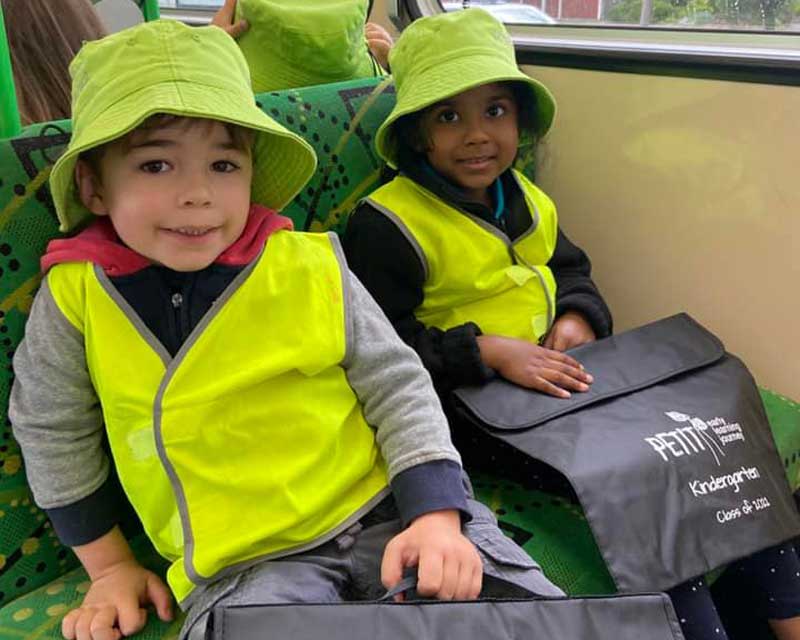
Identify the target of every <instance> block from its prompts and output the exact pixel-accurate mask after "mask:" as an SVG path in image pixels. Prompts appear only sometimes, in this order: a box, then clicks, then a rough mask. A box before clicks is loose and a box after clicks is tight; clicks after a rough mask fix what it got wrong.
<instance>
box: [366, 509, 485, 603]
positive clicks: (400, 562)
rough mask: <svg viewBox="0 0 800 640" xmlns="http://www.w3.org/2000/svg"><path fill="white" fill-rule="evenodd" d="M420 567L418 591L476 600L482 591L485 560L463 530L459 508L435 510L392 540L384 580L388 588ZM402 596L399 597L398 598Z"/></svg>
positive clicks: (383, 567) (385, 557) (385, 559)
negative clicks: (406, 573) (410, 569)
mask: <svg viewBox="0 0 800 640" xmlns="http://www.w3.org/2000/svg"><path fill="white" fill-rule="evenodd" d="M414 566H416V567H418V569H417V592H418V593H419V594H420V595H423V596H436V597H437V598H439V599H440V600H473V599H475V598H477V597H478V594H479V593H480V592H481V584H482V582H483V563H482V562H481V557H480V556H479V555H478V550H477V549H476V548H475V546H474V545H473V544H472V543H471V542H470V541H469V540H468V539H467V538H466V537H465V536H464V535H463V534H462V533H461V516H460V515H459V513H458V511H454V510H447V511H432V512H430V513H426V514H423V515H421V516H419V517H418V518H417V519H416V520H414V521H413V522H412V523H411V524H410V525H409V527H408V528H407V529H406V530H405V531H403V532H402V533H399V534H398V535H396V536H395V537H394V538H392V539H391V540H390V541H389V544H387V545H386V549H385V550H384V552H383V563H382V564H381V582H383V586H384V587H386V588H387V589H391V588H392V587H394V586H395V585H396V584H397V583H398V582H400V580H401V579H402V577H403V569H404V568H406V567H414ZM397 599H399V598H397Z"/></svg>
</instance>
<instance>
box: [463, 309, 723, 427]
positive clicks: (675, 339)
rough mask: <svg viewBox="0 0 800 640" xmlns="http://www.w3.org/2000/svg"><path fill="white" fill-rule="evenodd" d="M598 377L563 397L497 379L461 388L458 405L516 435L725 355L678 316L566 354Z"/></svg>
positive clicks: (689, 320) (717, 342)
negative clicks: (566, 397) (517, 431)
mask: <svg viewBox="0 0 800 640" xmlns="http://www.w3.org/2000/svg"><path fill="white" fill-rule="evenodd" d="M568 353H569V354H570V355H571V356H574V357H575V358H576V359H577V360H578V361H579V362H580V363H581V364H583V366H584V367H585V368H586V370H587V371H588V372H589V373H591V374H592V375H593V376H594V382H593V383H592V385H591V386H590V388H589V391H586V392H585V393H573V394H572V397H571V398H568V399H563V398H556V397H553V396H549V395H546V394H543V393H540V392H538V391H533V390H531V389H525V388H524V387H520V386H517V385H515V384H514V383H512V382H508V381H507V380H505V379H503V378H500V377H498V378H496V379H495V380H492V381H491V382H489V383H487V384H485V385H484V386H482V387H462V388H460V389H456V390H455V391H454V392H453V394H454V396H455V398H456V403H457V404H461V405H463V407H464V408H465V409H466V410H467V412H468V413H470V414H472V415H473V416H474V417H476V418H478V419H479V420H480V421H481V422H482V423H483V424H484V426H487V427H492V428H495V429H502V430H510V431H516V430H521V429H529V428H531V427H535V426H537V425H540V424H542V423H544V422H547V421H548V420H552V419H553V418H557V417H560V416H563V415H566V414H569V413H573V412H575V411H578V410H580V409H583V408H585V407H588V406H591V405H593V404H596V403H598V402H602V401H604V400H609V399H611V398H614V397H617V396H620V395H623V394H626V393H631V392H633V391H638V390H639V389H644V388H647V387H649V386H652V385H654V384H657V383H659V382H662V381H664V380H668V379H670V378H673V377H675V376H678V375H680V374H682V373H686V372H688V371H693V370H695V369H699V368H701V367H705V366H707V365H709V364H712V363H714V362H716V361H718V360H719V359H720V358H722V356H723V355H724V354H725V348H724V347H723V345H722V342H720V340H719V339H718V338H717V337H716V336H715V335H714V334H712V333H711V332H709V331H708V330H707V329H705V328H704V327H702V326H701V325H700V324H698V323H697V322H696V321H695V320H693V319H692V318H691V317H690V316H689V315H687V314H685V313H679V314H677V315H674V316H671V317H669V318H664V319H663V320H658V321H656V322H652V323H650V324H646V325H644V326H642V327H639V328H637V329H632V330H630V331H626V332H624V333H620V334H618V335H615V336H610V337H608V338H604V339H603V340H598V341H596V342H591V343H589V344H585V345H582V346H580V347H577V348H576V349H571V350H570V351H568Z"/></svg>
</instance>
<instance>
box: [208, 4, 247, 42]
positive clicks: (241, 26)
mask: <svg viewBox="0 0 800 640" xmlns="http://www.w3.org/2000/svg"><path fill="white" fill-rule="evenodd" d="M235 15H236V0H225V4H223V5H222V6H221V7H220V8H219V11H217V12H216V13H215V14H214V17H213V18H211V24H213V25H214V26H215V27H219V28H220V29H222V30H223V31H224V32H225V33H227V34H228V35H229V36H230V37H231V38H238V37H239V36H240V35H242V34H243V33H244V32H245V31H247V30H248V29H249V28H250V25H249V24H247V20H239V22H237V23H235V24H234V22H233V17H234V16H235Z"/></svg>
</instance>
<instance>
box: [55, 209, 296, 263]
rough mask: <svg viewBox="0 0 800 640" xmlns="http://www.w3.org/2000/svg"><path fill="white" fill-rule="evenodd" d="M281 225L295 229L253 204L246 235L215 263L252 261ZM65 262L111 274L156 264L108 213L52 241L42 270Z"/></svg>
mask: <svg viewBox="0 0 800 640" xmlns="http://www.w3.org/2000/svg"><path fill="white" fill-rule="evenodd" d="M281 229H289V230H291V229H292V221H291V220H290V219H289V218H287V217H285V216H282V215H279V214H277V213H275V212H274V211H272V210H271V209H267V208H266V207H262V206H260V205H257V204H254V205H251V206H250V215H249V217H248V218H247V224H246V225H245V228H244V231H243V232H242V235H241V236H239V239H238V240H237V241H236V242H234V243H233V244H232V245H231V246H230V247H228V248H227V249H225V251H223V252H222V253H221V254H219V256H217V259H216V260H214V263H215V264H226V265H245V264H248V263H249V262H251V261H252V260H253V259H254V258H255V257H256V256H257V255H258V253H259V252H260V251H261V249H262V247H263V246H264V245H265V244H266V242H267V238H269V236H270V235H272V234H273V233H275V232H276V231H280V230H281ZM62 262H91V263H93V264H96V265H99V266H100V267H102V268H103V271H105V272H106V273H107V274H108V275H109V276H111V277H114V276H126V275H129V274H131V273H136V272H137V271H140V270H141V269H144V268H145V267H149V266H150V265H151V264H153V263H152V262H151V261H150V260H148V259H147V258H145V257H144V256H142V255H140V254H138V253H136V252H135V251H134V250H133V249H129V248H128V247H126V246H125V245H124V244H123V243H122V240H120V239H119V236H118V235H117V232H116V231H114V227H113V226H112V225H111V221H110V220H109V219H108V217H107V216H103V217H101V218H97V220H95V221H94V222H93V223H92V224H90V225H89V226H88V227H87V228H86V229H85V230H83V231H81V232H80V233H79V234H78V235H77V236H75V237H73V238H62V239H59V240H51V241H50V243H49V244H48V245H47V251H46V252H45V254H44V256H42V260H41V267H42V273H47V271H48V269H50V267H53V266H55V265H57V264H61V263H62Z"/></svg>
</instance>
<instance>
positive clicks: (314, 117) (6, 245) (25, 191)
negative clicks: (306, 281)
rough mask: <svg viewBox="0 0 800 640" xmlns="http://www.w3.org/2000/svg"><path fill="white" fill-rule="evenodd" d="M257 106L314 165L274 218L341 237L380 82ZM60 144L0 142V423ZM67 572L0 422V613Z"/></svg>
mask: <svg viewBox="0 0 800 640" xmlns="http://www.w3.org/2000/svg"><path fill="white" fill-rule="evenodd" d="M257 101H258V104H259V106H260V107H261V108H262V109H263V110H264V111H265V112H266V113H268V114H269V115H270V116H271V117H273V118H274V119H275V120H277V121H278V122H280V123H281V124H283V125H285V126H286V127H287V128H289V129H291V130H293V131H295V132H297V133H299V134H300V135H302V136H303V137H304V138H306V139H307V140H308V141H309V142H310V143H311V144H312V146H313V147H314V149H315V150H316V152H317V155H318V157H319V164H318V167H317V171H316V173H315V174H314V176H313V177H312V179H311V181H310V182H309V183H308V185H307V186H306V187H305V188H304V189H303V191H302V193H300V194H299V195H298V196H297V197H296V198H295V200H294V201H293V202H292V203H291V204H290V205H289V206H288V207H287V208H286V209H285V210H284V213H285V214H286V215H288V216H290V217H291V218H292V220H293V221H294V225H295V228H296V229H299V230H313V231H321V230H328V229H332V230H334V231H337V232H340V231H342V230H343V229H344V225H345V222H346V217H347V214H348V212H349V211H350V209H351V208H352V207H353V205H354V204H355V203H356V202H357V201H358V199H359V198H362V197H364V196H365V195H367V194H368V193H369V192H370V191H371V190H372V189H374V188H375V187H376V186H377V185H378V182H379V179H380V175H381V163H380V162H379V159H378V157H377V156H376V155H375V152H374V150H373V147H372V140H373V138H374V136H375V132H376V130H377V128H378V126H379V125H380V123H381V122H382V121H383V120H384V119H385V117H386V116H387V114H388V113H389V111H390V110H391V108H392V106H393V105H394V90H393V87H392V86H391V84H390V83H389V82H388V81H387V80H385V79H382V78H369V79H364V80H355V81H351V82H346V83H341V84H334V85H322V86H318V87H310V88H306V89H292V90H287V91H281V92H274V93H269V94H263V95H260V96H257ZM69 137H70V122H69V121H68V120H65V121H60V122H51V123H44V124H36V125H33V126H30V127H27V128H26V129H24V130H23V132H22V134H21V135H20V136H18V137H16V138H12V139H8V140H0V345H2V351H0V366H1V367H2V369H0V413H1V414H2V415H3V416H6V414H7V409H8V394H9V391H10V387H11V381H12V379H13V378H12V376H13V374H12V370H11V359H12V357H13V355H14V349H15V348H16V346H17V344H18V343H19V341H20V339H21V338H22V335H23V330H24V325H25V320H26V318H27V314H28V311H29V310H30V306H31V302H32V300H33V295H34V294H35V292H36V289H37V287H38V285H39V282H40V273H39V258H40V256H41V255H42V253H43V252H44V250H45V247H46V246H47V243H48V241H50V240H51V239H53V238H55V237H57V236H58V222H57V219H56V215H55V209H54V207H53V203H52V200H51V198H50V191H49V189H48V185H47V178H48V176H49V174H50V169H51V167H52V165H53V162H55V160H56V159H57V158H58V156H59V155H60V154H61V153H62V152H63V150H64V148H65V145H66V144H67V142H68V141H69ZM74 565H75V559H74V556H73V555H72V553H71V552H70V551H69V550H68V549H65V548H63V547H61V545H60V544H59V543H58V541H57V539H56V538H55V535H54V534H53V531H52V529H51V527H50V524H49V522H48V521H47V519H46V517H45V515H44V514H43V513H42V512H41V511H39V510H38V509H37V508H36V507H35V505H33V503H32V500H31V497H30V493H29V490H28V486H27V483H26V480H25V474H24V471H23V469H22V460H21V457H20V452H19V447H18V445H17V444H16V442H14V439H13V436H12V434H11V426H10V423H9V421H8V420H7V419H5V421H4V424H3V426H2V428H1V429H0V605H2V604H3V603H5V602H7V601H9V600H11V599H13V598H15V597H18V596H20V595H22V594H24V593H27V592H28V591H30V590H32V589H34V588H36V587H37V586H39V585H41V584H45V583H47V582H49V581H51V580H53V579H54V578H55V577H57V576H58V575H61V574H62V573H63V572H64V571H65V570H66V569H67V568H71V567H72V566H74Z"/></svg>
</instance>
